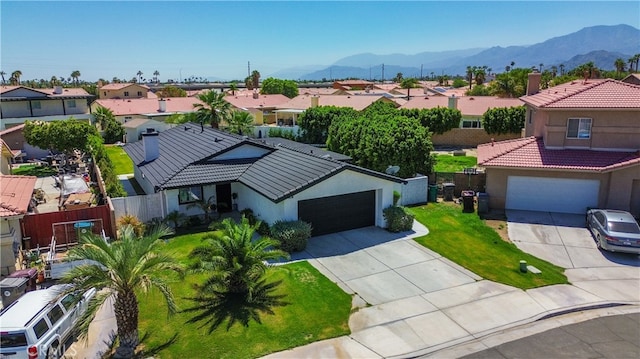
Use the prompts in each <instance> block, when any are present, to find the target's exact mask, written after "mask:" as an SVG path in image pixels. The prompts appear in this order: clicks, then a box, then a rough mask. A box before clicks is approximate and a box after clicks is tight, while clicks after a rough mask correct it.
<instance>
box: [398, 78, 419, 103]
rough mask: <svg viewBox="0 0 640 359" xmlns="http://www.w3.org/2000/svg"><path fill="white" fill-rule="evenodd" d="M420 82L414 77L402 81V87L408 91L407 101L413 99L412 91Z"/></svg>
mask: <svg viewBox="0 0 640 359" xmlns="http://www.w3.org/2000/svg"><path fill="white" fill-rule="evenodd" d="M417 83H418V80H417V79H416V78H414V77H408V78H405V79H402V81H401V82H400V87H401V88H403V89H406V90H407V101H409V99H410V98H411V89H412V88H414V87H415V86H416V84H417Z"/></svg>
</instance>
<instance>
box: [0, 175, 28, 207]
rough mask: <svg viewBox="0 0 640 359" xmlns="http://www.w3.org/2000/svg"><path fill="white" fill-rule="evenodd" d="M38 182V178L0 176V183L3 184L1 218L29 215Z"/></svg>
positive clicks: (0, 201) (0, 202)
mask: <svg viewBox="0 0 640 359" xmlns="http://www.w3.org/2000/svg"><path fill="white" fill-rule="evenodd" d="M36 180H37V177H35V176H6V175H0V183H2V197H1V198H0V217H10V216H18V215H23V214H26V213H27V210H28V208H29V202H30V201H31V196H32V195H33V189H34V187H35V185H36Z"/></svg>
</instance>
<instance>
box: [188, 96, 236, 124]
mask: <svg viewBox="0 0 640 359" xmlns="http://www.w3.org/2000/svg"><path fill="white" fill-rule="evenodd" d="M197 97H198V100H200V101H202V103H197V104H194V105H193V107H194V108H196V109H197V110H196V118H197V119H198V122H199V123H201V124H205V123H209V124H211V127H213V128H218V127H219V125H220V122H223V121H226V120H228V119H229V117H230V115H231V104H230V103H229V102H227V100H225V99H224V94H223V93H217V92H215V91H207V92H204V93H201V94H198V96H197Z"/></svg>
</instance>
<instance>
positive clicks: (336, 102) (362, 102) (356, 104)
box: [277, 95, 385, 111]
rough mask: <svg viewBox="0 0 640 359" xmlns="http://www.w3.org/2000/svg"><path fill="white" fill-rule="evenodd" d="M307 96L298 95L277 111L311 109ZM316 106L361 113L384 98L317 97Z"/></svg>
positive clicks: (309, 99) (309, 97) (280, 106)
mask: <svg viewBox="0 0 640 359" xmlns="http://www.w3.org/2000/svg"><path fill="white" fill-rule="evenodd" d="M312 97H313V96H309V95H298V96H296V97H294V98H292V99H291V100H289V101H288V102H285V103H283V104H281V105H279V106H277V108H278V109H296V110H306V109H308V108H309V107H311V98H312ZM317 98H318V106H336V107H351V108H353V109H355V110H357V111H362V110H364V109H365V108H367V107H369V106H371V104H372V103H374V102H376V101H379V100H381V99H384V98H385V97H384V96H347V95H324V96H317Z"/></svg>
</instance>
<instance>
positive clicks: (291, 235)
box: [271, 221, 311, 253]
mask: <svg viewBox="0 0 640 359" xmlns="http://www.w3.org/2000/svg"><path fill="white" fill-rule="evenodd" d="M271 237H273V238H274V239H276V240H278V241H279V242H280V246H279V248H280V249H282V250H283V251H286V252H289V253H293V252H300V251H302V250H304V249H305V248H306V247H307V240H308V239H309V237H311V224H309V223H307V222H304V221H277V222H276V223H274V224H273V226H271Z"/></svg>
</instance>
